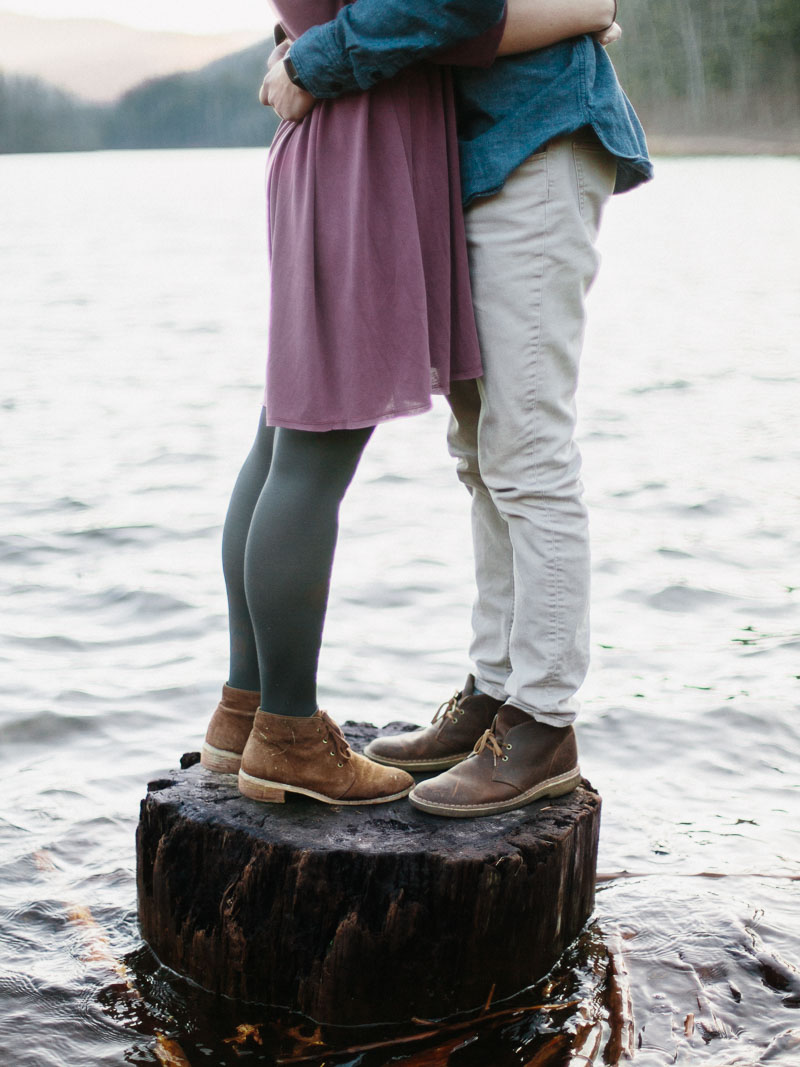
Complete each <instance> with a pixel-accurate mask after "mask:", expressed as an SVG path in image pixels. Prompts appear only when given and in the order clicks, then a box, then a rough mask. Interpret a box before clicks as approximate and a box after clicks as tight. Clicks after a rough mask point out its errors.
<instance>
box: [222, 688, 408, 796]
mask: <svg viewBox="0 0 800 1067" xmlns="http://www.w3.org/2000/svg"><path fill="white" fill-rule="evenodd" d="M413 784H414V779H413V778H412V777H411V775H410V774H406V773H405V771H400V770H394V769H392V768H389V767H381V766H379V765H378V764H377V763H373V762H372V760H369V759H367V758H366V756H361V755H359V754H358V753H357V752H353V751H352V749H351V748H350V746H349V745H348V743H347V741H346V740H345V737H344V734H343V733H342V731H341V729H340V728H339V726H337V725H336V723H335V722H334V721H333V719H331V718H330V717H329V715H328V714H327V712H324V711H317V712H315V714H314V715H311V716H308V717H305V718H299V717H295V716H292V715H271V714H267V712H264V711H261V709H259V710H258V711H257V712H256V717H255V722H254V723H253V731H252V733H251V734H250V737H249V739H248V741H247V744H246V746H245V750H244V753H243V754H242V766H241V768H240V770H239V791H240V792H241V793H243V794H244V795H245V796H246V797H250V798H251V799H252V800H264V801H270V802H272V803H278V804H282V803H283V801H284V800H285V795H286V793H303V794H304V795H305V796H307V797H313V798H314V799H315V800H321V801H322V802H323V803H325V804H384V803H386V802H388V801H391V800H399V799H400V798H401V797H404V796H406V795H407V794H408V793H409V792H410V790H411V787H412V786H413Z"/></svg>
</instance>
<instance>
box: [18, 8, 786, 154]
mask: <svg viewBox="0 0 800 1067" xmlns="http://www.w3.org/2000/svg"><path fill="white" fill-rule="evenodd" d="M619 19H620V22H621V23H622V26H623V30H624V36H623V39H622V41H621V42H620V43H619V44H616V45H614V46H613V47H612V49H611V53H610V54H611V56H612V58H613V60H614V64H615V65H616V67H617V69H618V71H619V74H620V79H621V81H622V84H623V86H624V88H625V89H626V91H627V93H628V95H629V96H630V98H631V100H632V101H633V102H634V104H635V106H636V108H637V110H638V111H639V113H640V114H641V116H642V118H643V120H644V123H645V127H646V128H647V130H648V132H649V133H652V134H671V135H680V134H696V135H704V134H726V135H733V136H738V137H740V138H742V139H747V138H749V137H755V138H756V139H764V138H770V139H773V140H786V141H793V142H797V141H798V140H800V0H620V11H619ZM269 47H270V45H269V41H265V42H263V43H262V44H259V45H255V46H254V47H251V48H248V49H246V50H244V51H242V52H238V53H236V54H235V55H233V56H228V57H226V58H225V59H222V60H218V61H217V62H215V63H212V64H210V65H209V66H208V67H205V68H204V69H203V70H200V71H196V72H193V73H189V74H175V75H171V76H169V77H165V78H157V79H154V80H152V81H149V82H146V83H144V84H143V85H141V86H138V87H137V88H135V89H132V90H130V91H129V92H127V93H125V94H124V95H123V96H122V97H121V98H120V99H119V100H117V101H116V102H114V103H113V104H110V105H103V106H101V105H92V104H88V103H85V102H82V101H80V100H78V99H77V98H75V97H72V96H70V95H68V94H66V93H63V92H60V91H59V90H58V89H55V88H53V87H52V86H49V85H47V84H46V83H44V82H42V81H40V80H39V79H35V78H26V77H19V76H11V75H3V74H2V73H1V72H0V152H42V151H64V150H80V149H97V148H183V147H227V146H248V145H264V144H267V143H268V142H269V141H270V140H271V137H272V134H273V132H274V130H275V127H276V125H277V121H276V118H275V116H274V115H273V114H272V112H271V111H270V110H269V109H266V108H263V107H261V105H260V104H259V103H258V101H257V99H256V93H257V90H258V86H259V84H260V81H261V78H262V77H263V74H264V67H265V58H266V55H267V53H268V51H269Z"/></svg>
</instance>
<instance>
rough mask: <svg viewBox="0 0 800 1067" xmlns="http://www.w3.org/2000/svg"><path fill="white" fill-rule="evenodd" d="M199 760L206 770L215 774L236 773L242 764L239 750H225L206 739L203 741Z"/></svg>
mask: <svg viewBox="0 0 800 1067" xmlns="http://www.w3.org/2000/svg"><path fill="white" fill-rule="evenodd" d="M200 762H201V764H202V765H203V766H204V767H205V768H206V770H207V771H215V772H216V773H217V774H238V773H239V768H240V767H241V765H242V754H241V752H227V751H226V750H225V749H224V748H214V746H213V745H209V743H208V742H207V741H205V742H204V743H203V749H202V751H201V753H200Z"/></svg>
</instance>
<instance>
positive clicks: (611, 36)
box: [593, 22, 622, 48]
mask: <svg viewBox="0 0 800 1067" xmlns="http://www.w3.org/2000/svg"><path fill="white" fill-rule="evenodd" d="M593 36H594V39H595V40H596V41H597V43H598V44H601V45H602V46H603V47H604V48H607V47H608V46H609V45H610V44H613V43H614V42H615V41H618V40H619V39H620V37H621V36H622V27H621V26H620V24H619V23H618V22H612V23H611V25H610V26H608V27H606V29H604V30H600V32H599V33H595V34H593Z"/></svg>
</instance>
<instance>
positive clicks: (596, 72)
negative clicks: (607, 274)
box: [292, 0, 653, 204]
mask: <svg viewBox="0 0 800 1067" xmlns="http://www.w3.org/2000/svg"><path fill="white" fill-rule="evenodd" d="M503 6H504V3H503V0H357V2H355V3H351V4H347V5H346V6H345V7H343V8H342V9H341V11H339V13H338V15H337V16H336V18H335V19H333V20H332V21H331V22H328V23H325V24H324V25H322V26H315V27H313V28H312V29H310V30H308V31H307V32H306V33H304V34H303V35H302V37H300V38H298V40H297V41H295V42H294V44H293V45H292V60H293V62H294V66H295V69H296V70H297V73H298V75H299V76H300V78H301V80H302V81H303V83H304V84H305V85H306V86H307V88H308V90H309V91H310V92H311V93H313V95H314V96H316V97H319V98H320V99H324V98H331V97H336V96H339V95H341V94H342V93H345V92H356V91H360V90H364V89H369V88H370V87H371V86H372V85H374V84H375V83H376V82H378V81H381V80H383V79H384V78H390V77H392V75H393V74H396V73H397V72H398V71H399V70H401V69H402V68H403V67H405V66H408V64H410V63H414V62H416V61H418V60H421V59H426V58H428V57H430V56H432V55H434V54H435V53H436V52H438V51H441V50H442V49H445V48H449V47H451V46H453V45H456V44H460V43H461V42H462V41H465V40H469V39H470V38H471V37H476V36H478V35H479V34H480V33H483V31H484V30H487V29H489V28H490V27H491V26H493V25H495V24H496V23H497V22H498V21H499V20H500V18H501V17H502V14H503ZM453 72H454V77H455V85H456V94H457V100H458V131H459V147H460V154H461V185H462V193H463V198H464V203H465V204H468V203H470V201H472V200H474V199H475V198H476V197H478V196H488V195H489V194H491V193H494V192H497V190H498V189H500V188H501V187H502V186H503V183H504V182H505V180H506V178H507V177H508V176H509V174H511V172H512V171H513V170H514V169H515V168H516V167H518V166H519V165H520V163H522V162H523V160H525V159H527V158H528V156H530V155H532V154H533V153H534V152H536V151H538V150H539V149H540V148H541V147H542V146H543V145H544V144H545V143H546V142H547V141H549V140H551V139H552V138H553V137H557V136H559V135H560V134H566V133H572V132H573V131H575V130H577V129H579V128H580V127H582V126H592V127H593V128H594V130H595V132H596V133H597V136H598V137H599V138H600V140H601V141H602V142H603V144H604V145H605V146H606V148H607V149H608V150H609V151H610V152H611V153H613V155H615V156H616V157H617V161H618V167H617V184H616V189H615V190H614V191H615V192H617V193H623V192H626V191H627V190H628V189H632V188H634V186H636V185H639V184H640V183H641V182H644V181H647V180H648V179H650V178H651V177H652V176H653V167H652V164H651V163H650V160H649V158H648V154H647V142H646V140H645V136H644V131H643V130H642V127H641V123H640V122H639V120H638V118H637V117H636V113H635V111H634V110H633V107H632V106H631V103H630V101H629V100H628V98H627V97H626V95H625V93H624V92H623V91H622V89H621V87H620V84H619V82H618V81H617V76H616V72H615V70H614V67H613V65H612V63H611V60H610V59H609V58H608V55H607V54H606V50H605V49H604V48H603V47H601V46H600V45H599V44H597V43H596V41H594V40H593V38H591V37H588V36H587V37H576V38H573V39H571V40H569V41H564V42H562V43H560V44H557V45H553V46H552V47H550V48H543V49H540V50H539V51H536V52H526V53H524V54H522V55H516V56H503V57H500V58H498V59H497V60H495V62H494V64H493V65H492V66H491V67H489V68H485V69H482V68H475V67H454V68H453Z"/></svg>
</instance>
